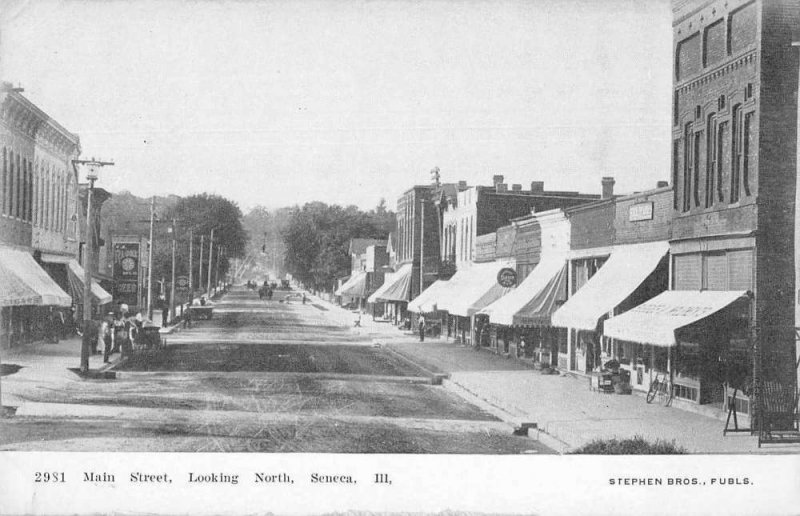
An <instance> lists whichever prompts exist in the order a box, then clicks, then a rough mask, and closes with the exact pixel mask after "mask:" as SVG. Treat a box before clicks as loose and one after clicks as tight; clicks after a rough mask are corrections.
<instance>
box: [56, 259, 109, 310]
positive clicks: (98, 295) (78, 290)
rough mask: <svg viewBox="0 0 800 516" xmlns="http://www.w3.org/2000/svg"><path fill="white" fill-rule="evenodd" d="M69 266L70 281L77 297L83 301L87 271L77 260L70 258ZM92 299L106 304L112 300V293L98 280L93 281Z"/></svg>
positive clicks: (100, 303) (97, 302)
mask: <svg viewBox="0 0 800 516" xmlns="http://www.w3.org/2000/svg"><path fill="white" fill-rule="evenodd" d="M67 267H68V268H69V282H70V284H71V286H72V290H73V292H74V293H75V297H77V298H78V299H79V300H81V301H82V300H83V289H84V288H85V287H84V285H85V283H84V278H85V277H86V272H85V271H84V269H83V267H81V266H80V265H79V264H78V262H77V261H75V260H70V262H69V263H68V264H67ZM92 301H93V302H94V303H96V304H98V305H105V304H106V303H110V302H111V294H109V293H108V292H106V290H105V289H104V288H103V287H101V286H100V284H99V283H97V281H92Z"/></svg>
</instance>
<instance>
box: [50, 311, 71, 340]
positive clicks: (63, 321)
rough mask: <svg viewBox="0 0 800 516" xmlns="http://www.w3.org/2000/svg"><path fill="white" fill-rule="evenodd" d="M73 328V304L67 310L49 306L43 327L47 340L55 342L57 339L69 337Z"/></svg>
mask: <svg viewBox="0 0 800 516" xmlns="http://www.w3.org/2000/svg"><path fill="white" fill-rule="evenodd" d="M75 330H76V326H75V306H72V307H70V309H69V310H62V309H60V308H56V307H52V306H51V307H50V311H49V313H48V314H47V320H46V321H45V328H44V334H45V335H44V336H45V339H46V340H47V341H48V342H52V343H56V344H57V343H58V341H59V339H65V338H67V337H69V336H70V334H71V333H72V332H73V331H75Z"/></svg>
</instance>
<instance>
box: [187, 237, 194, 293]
mask: <svg viewBox="0 0 800 516" xmlns="http://www.w3.org/2000/svg"><path fill="white" fill-rule="evenodd" d="M193 254H194V230H192V229H190V230H189V299H188V302H189V304H190V305H191V304H192V299H193V298H194V263H193V262H192V255H193Z"/></svg>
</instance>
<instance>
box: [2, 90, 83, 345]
mask: <svg viewBox="0 0 800 516" xmlns="http://www.w3.org/2000/svg"><path fill="white" fill-rule="evenodd" d="M2 86H3V87H2V89H1V90H0V147H2V158H1V159H2V163H1V164H0V166H2V170H0V245H2V246H3V247H4V248H5V249H6V250H8V253H10V254H9V258H8V259H9V260H13V261H15V262H16V263H15V264H14V265H13V266H11V265H10V264H7V265H9V266H10V267H11V268H10V269H9V271H11V269H14V268H16V267H19V269H18V270H17V272H18V273H19V275H20V278H21V279H22V283H21V284H20V286H19V289H18V290H16V291H13V290H12V289H11V287H10V286H7V290H6V291H5V292H4V296H6V298H5V299H4V305H5V306H4V307H3V309H2V324H1V325H0V326H1V327H0V333H1V334H2V335H1V336H0V339H2V345H5V346H8V345H11V344H13V343H14V342H17V341H25V340H31V339H38V338H41V337H42V335H43V333H44V331H45V329H44V328H43V325H44V321H46V320H47V318H48V315H47V312H49V311H50V309H51V307H54V306H55V307H58V308H59V309H68V308H69V306H70V305H71V304H72V300H71V298H70V296H69V294H67V293H65V292H64V290H63V289H62V288H60V287H59V286H58V285H57V284H56V283H55V282H53V281H52V279H50V278H49V276H47V275H46V273H44V274H45V276H41V273H43V272H44V270H43V269H42V268H41V267H42V264H43V263H47V262H48V261H61V262H66V261H69V260H74V259H75V258H76V255H77V250H78V233H77V220H78V182H77V174H76V172H75V169H74V168H73V166H72V160H73V159H76V158H77V157H78V155H79V154H80V140H79V138H78V136H76V135H74V134H72V133H70V132H69V131H68V130H66V129H65V128H64V127H62V126H61V125H60V124H58V122H56V121H55V120H53V119H52V118H51V117H50V116H48V115H47V114H46V113H44V112H43V111H42V110H41V109H39V108H38V107H37V106H36V105H34V104H33V103H32V102H31V101H29V100H28V99H26V98H25V97H24V96H23V95H22V94H21V92H20V91H19V90H18V89H15V88H12V87H11V85H9V84H7V83H4V84H3V85H2ZM14 252H21V253H23V254H19V255H16V257H15V258H11V256H12V255H13V253H14ZM31 263H33V265H31ZM9 273H11V272H9ZM25 277H29V278H34V277H35V278H38V279H37V281H36V284H33V283H27V284H26V281H25ZM23 285H25V287H27V288H24V287H23ZM23 291H29V292H28V294H27V295H23V294H22V292H23ZM15 296H16V297H15Z"/></svg>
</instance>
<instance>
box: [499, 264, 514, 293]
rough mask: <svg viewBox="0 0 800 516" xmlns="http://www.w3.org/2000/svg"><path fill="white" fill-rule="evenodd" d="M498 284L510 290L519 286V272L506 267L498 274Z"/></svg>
mask: <svg viewBox="0 0 800 516" xmlns="http://www.w3.org/2000/svg"><path fill="white" fill-rule="evenodd" d="M497 283H499V284H500V286H501V287H504V288H509V287H513V286H514V285H516V284H517V271H515V270H514V269H512V268H510V267H504V268H502V269H500V272H498V273H497Z"/></svg>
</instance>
